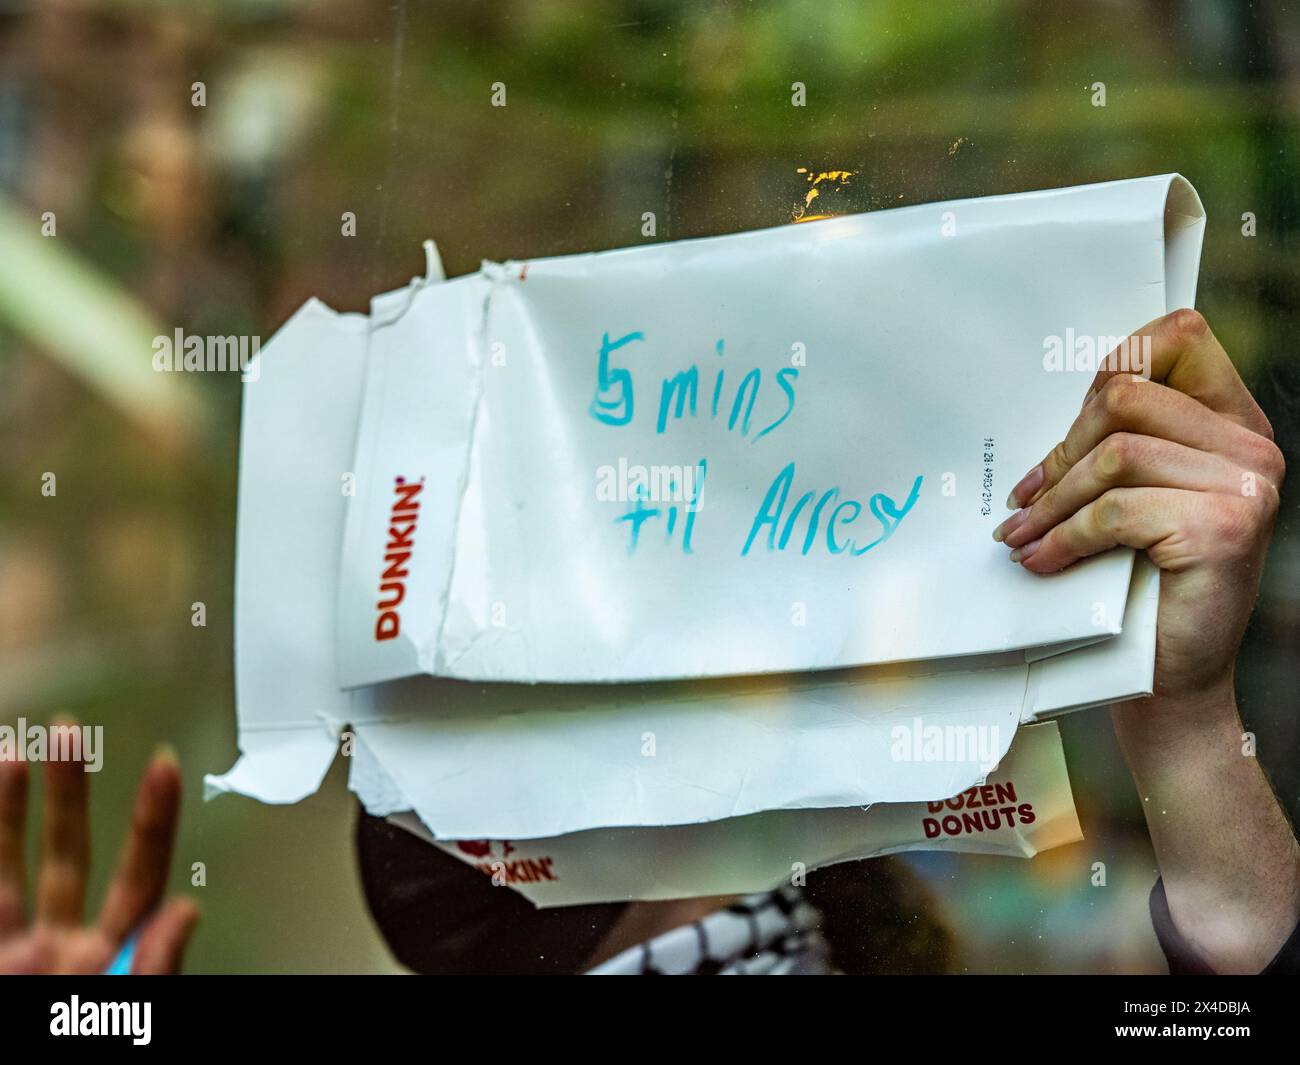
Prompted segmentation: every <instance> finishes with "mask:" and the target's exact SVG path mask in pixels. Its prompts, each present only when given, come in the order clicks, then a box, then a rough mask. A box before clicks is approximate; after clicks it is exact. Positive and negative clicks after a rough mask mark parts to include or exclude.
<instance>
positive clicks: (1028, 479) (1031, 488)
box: [1007, 462, 1045, 510]
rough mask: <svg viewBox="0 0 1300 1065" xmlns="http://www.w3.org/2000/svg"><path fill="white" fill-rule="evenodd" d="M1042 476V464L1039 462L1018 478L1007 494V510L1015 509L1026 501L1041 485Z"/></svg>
mask: <svg viewBox="0 0 1300 1065" xmlns="http://www.w3.org/2000/svg"><path fill="white" fill-rule="evenodd" d="M1044 476H1045V475H1044V473H1043V464H1042V463H1041V462H1040V463H1039V464H1038V465H1037V466H1035V467H1034V468H1033V469H1032V470H1030V471H1029V472H1028V473H1027V474H1025V475H1024V477H1022V478H1021V479H1020V483H1019V484H1018V485H1016V486H1015V488H1013V489H1011V494H1010V495H1009V496H1007V510H1015V509H1016V508H1017V507H1023V506H1024V505H1025V504H1026V503H1028V502H1029V500H1030V499H1031V498H1032V496H1033V494H1034V493H1035V492H1037V491H1038V489H1039V488H1041V487H1042V484H1043V477H1044Z"/></svg>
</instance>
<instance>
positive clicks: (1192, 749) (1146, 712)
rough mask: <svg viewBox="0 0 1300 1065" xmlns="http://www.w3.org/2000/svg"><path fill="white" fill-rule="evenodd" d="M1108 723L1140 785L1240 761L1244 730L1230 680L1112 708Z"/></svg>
mask: <svg viewBox="0 0 1300 1065" xmlns="http://www.w3.org/2000/svg"><path fill="white" fill-rule="evenodd" d="M1111 721H1112V722H1113V724H1114V727H1115V734H1116V737H1117V738H1118V739H1119V744H1120V749H1121V750H1122V751H1123V752H1124V759H1125V761H1127V762H1128V765H1129V769H1130V771H1131V772H1132V773H1133V775H1134V777H1135V778H1138V780H1139V783H1140V784H1142V783H1145V784H1147V785H1148V786H1149V785H1151V784H1154V783H1155V782H1156V781H1157V780H1159V779H1160V778H1163V777H1166V776H1167V775H1169V774H1175V773H1179V772H1183V771H1186V770H1189V769H1193V768H1208V767H1209V766H1208V764H1207V763H1213V762H1214V761H1216V760H1219V759H1229V758H1231V759H1237V758H1239V757H1240V755H1241V742H1242V724H1241V718H1240V716H1239V715H1238V713H1237V699H1236V694H1235V692H1234V689H1233V681H1232V676H1231V675H1228V676H1226V677H1224V678H1222V679H1221V680H1219V681H1218V682H1216V683H1213V684H1209V685H1206V686H1205V687H1203V688H1200V689H1198V690H1197V691H1194V692H1185V693H1179V694H1173V693H1162V692H1157V693H1156V694H1155V695H1151V696H1148V697H1147V698H1145V699H1131V700H1129V701H1127V702H1123V703H1115V704H1114V705H1113V706H1112V707H1111Z"/></svg>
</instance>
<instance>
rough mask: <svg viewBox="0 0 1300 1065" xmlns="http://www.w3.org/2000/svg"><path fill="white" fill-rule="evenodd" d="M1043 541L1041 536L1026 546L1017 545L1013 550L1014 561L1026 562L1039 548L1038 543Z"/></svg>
mask: <svg viewBox="0 0 1300 1065" xmlns="http://www.w3.org/2000/svg"><path fill="white" fill-rule="evenodd" d="M1042 542H1043V538H1042V537H1041V536H1040V537H1039V538H1038V539H1037V540H1030V541H1029V543H1027V544H1025V546H1024V547H1017V548H1016V549H1015V550H1014V551H1012V552H1011V561H1012V562H1024V561H1025V560H1026V559H1027V558H1028V557H1029V556H1030V555H1032V554H1033V553H1034V552H1035V551H1037V550H1038V545H1039V544H1041V543H1042Z"/></svg>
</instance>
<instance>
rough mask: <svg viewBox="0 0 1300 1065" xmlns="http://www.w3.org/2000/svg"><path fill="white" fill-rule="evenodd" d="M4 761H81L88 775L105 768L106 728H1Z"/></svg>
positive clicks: (24, 723)
mask: <svg viewBox="0 0 1300 1065" xmlns="http://www.w3.org/2000/svg"><path fill="white" fill-rule="evenodd" d="M0 762H80V763H81V765H82V769H83V770H84V771H85V772H87V773H98V772H99V771H100V770H101V769H102V768H103V767H104V726H103V725H48V726H46V725H29V724H27V719H26V718H25V717H20V718H19V719H18V721H17V723H16V724H13V725H0Z"/></svg>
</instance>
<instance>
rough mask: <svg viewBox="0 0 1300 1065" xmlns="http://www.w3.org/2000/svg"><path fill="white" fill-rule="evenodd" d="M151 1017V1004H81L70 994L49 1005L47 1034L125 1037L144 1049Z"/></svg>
mask: <svg viewBox="0 0 1300 1065" xmlns="http://www.w3.org/2000/svg"><path fill="white" fill-rule="evenodd" d="M152 1014H153V1004H152V1003H150V1002H82V1001H81V997H80V996H79V995H73V996H72V998H71V1000H70V1001H68V1002H55V1003H53V1004H52V1005H51V1006H50V1035H110V1036H111V1035H117V1036H124V1035H125V1036H130V1037H131V1042H132V1043H134V1044H135V1045H136V1046H138V1047H142V1046H147V1045H148V1044H149V1040H150V1038H151V1036H150V1027H151V1022H152Z"/></svg>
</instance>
